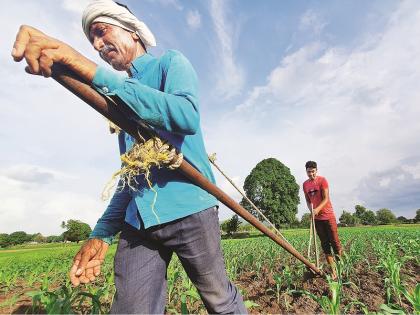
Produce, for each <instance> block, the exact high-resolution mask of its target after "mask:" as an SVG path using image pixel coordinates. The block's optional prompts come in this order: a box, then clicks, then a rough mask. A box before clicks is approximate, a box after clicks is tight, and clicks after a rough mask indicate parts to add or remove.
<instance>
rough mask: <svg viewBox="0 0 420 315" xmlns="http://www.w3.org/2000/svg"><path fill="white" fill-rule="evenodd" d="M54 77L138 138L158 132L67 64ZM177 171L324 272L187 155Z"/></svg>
mask: <svg viewBox="0 0 420 315" xmlns="http://www.w3.org/2000/svg"><path fill="white" fill-rule="evenodd" d="M52 77H53V78H54V79H55V80H56V81H57V82H58V83H60V84H61V85H62V86H64V87H65V88H66V89H68V90H69V91H70V92H72V93H73V94H75V95H76V96H78V97H79V98H80V99H81V100H83V101H84V102H86V103H87V104H88V105H90V106H91V107H92V108H94V109H95V110H96V111H98V112H99V113H100V114H102V115H103V116H105V117H106V118H107V119H108V120H110V121H111V122H112V123H114V124H115V125H117V126H118V127H120V128H121V129H122V130H124V131H125V132H127V133H128V134H130V135H131V136H133V137H134V138H135V139H136V140H137V141H139V142H144V141H145V140H148V139H150V138H152V137H154V136H156V134H155V132H154V131H153V130H152V129H151V128H150V127H148V126H147V125H146V124H138V123H136V122H134V121H131V120H129V119H127V118H126V117H127V116H126V115H124V113H123V111H127V110H131V109H129V108H128V107H127V106H125V105H124V104H123V103H122V102H121V101H120V100H119V99H118V98H112V99H111V98H109V97H105V96H102V95H101V94H99V93H98V92H96V91H95V90H94V89H93V88H92V87H90V85H88V84H87V83H85V82H83V80H81V79H80V78H79V77H78V76H77V75H75V74H74V73H73V72H71V71H69V70H68V69H67V68H66V67H64V66H62V65H59V64H55V65H54V66H53V73H52ZM177 171H178V172H181V173H182V174H183V175H184V176H185V177H187V178H188V179H189V180H190V181H191V182H192V183H194V184H195V185H197V186H199V187H201V188H202V189H204V190H206V191H207V192H209V193H210V194H212V195H213V196H214V197H216V198H217V199H218V200H219V201H220V202H222V203H223V204H224V205H225V206H227V207H228V208H229V209H231V210H232V211H233V212H235V213H236V214H238V215H239V216H241V217H242V218H243V219H245V220H246V221H247V222H249V223H250V224H252V225H253V226H254V227H255V228H257V229H258V230H259V231H261V232H262V233H264V234H265V235H266V236H268V237H269V238H271V239H272V240H273V241H274V242H276V243H277V244H278V245H280V246H281V247H283V248H284V249H285V250H286V251H288V252H289V253H290V254H292V255H293V256H294V257H296V258H297V259H298V260H300V261H301V262H302V263H304V264H305V265H306V266H307V267H308V268H309V269H310V270H311V271H312V272H313V273H315V274H316V275H320V276H323V272H322V271H321V270H320V269H319V268H318V267H317V266H315V265H314V264H313V263H311V262H310V261H309V260H308V259H306V258H305V257H304V256H303V255H302V254H301V253H299V252H298V251H297V250H296V249H295V248H294V247H293V246H292V245H290V244H289V243H288V242H287V241H285V240H283V239H282V238H280V237H279V236H278V235H277V234H275V233H274V232H273V231H271V230H270V229H269V228H267V227H266V226H265V225H264V224H263V223H261V222H260V221H259V220H258V219H257V218H255V217H254V216H253V215H252V214H250V213H249V212H248V211H247V210H245V209H244V208H243V207H242V206H241V205H240V204H239V203H237V202H236V201H234V200H233V199H232V198H230V197H229V196H228V195H227V194H226V193H224V192H223V191H222V190H221V189H220V188H218V187H217V186H216V185H214V184H213V183H211V182H210V181H209V180H207V178H205V177H204V176H203V175H202V174H201V173H200V172H199V171H197V170H196V169H195V168H194V167H193V166H192V165H191V164H189V163H188V162H187V161H186V160H185V159H183V161H182V163H181V165H180V166H179V167H178V168H177Z"/></svg>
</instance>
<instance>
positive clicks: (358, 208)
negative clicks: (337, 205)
mask: <svg viewBox="0 0 420 315" xmlns="http://www.w3.org/2000/svg"><path fill="white" fill-rule="evenodd" d="M354 209H355V210H356V212H355V213H354V214H353V215H354V216H355V217H357V218H359V219H360V220H361V219H362V217H363V215H364V214H365V213H366V211H367V210H366V208H365V207H363V206H361V205H356V206H355V207H354Z"/></svg>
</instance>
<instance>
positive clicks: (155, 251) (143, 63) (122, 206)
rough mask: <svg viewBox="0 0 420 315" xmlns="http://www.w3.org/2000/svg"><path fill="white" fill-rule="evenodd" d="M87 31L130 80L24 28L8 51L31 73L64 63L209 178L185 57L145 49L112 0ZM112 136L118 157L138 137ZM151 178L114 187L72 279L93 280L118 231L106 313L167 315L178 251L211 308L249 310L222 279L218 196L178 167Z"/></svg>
mask: <svg viewBox="0 0 420 315" xmlns="http://www.w3.org/2000/svg"><path fill="white" fill-rule="evenodd" d="M83 30H84V32H85V34H86V36H87V37H88V39H89V41H90V42H91V43H92V45H93V47H94V48H95V50H97V51H98V52H99V55H100V56H101V58H102V59H104V60H105V61H106V62H107V63H109V64H110V65H111V66H112V67H113V68H114V69H115V70H118V71H125V72H126V73H128V76H122V75H119V74H117V73H115V72H114V71H110V70H108V69H105V68H103V67H100V66H97V65H96V64H95V63H94V62H92V61H91V60H89V59H87V58H86V57H84V56H82V55H81V54H80V53H78V52H77V51H76V50H74V49H73V48H71V47H70V46H68V45H66V44H65V43H63V42H60V41H58V40H56V39H54V38H51V37H48V36H47V35H45V34H43V33H42V32H40V31H38V30H36V29H34V28H31V27H29V26H22V27H21V29H20V30H19V33H18V35H17V38H16V42H15V45H14V48H13V51H12V55H13V57H14V59H15V60H16V61H20V60H22V59H23V58H25V59H26V62H27V64H28V67H27V71H28V72H30V73H32V74H42V75H44V76H46V77H48V76H50V75H51V73H52V70H51V67H52V65H53V64H54V63H61V64H64V65H65V66H66V67H67V68H68V69H69V70H71V71H73V72H75V73H76V74H78V75H79V77H80V78H81V79H82V80H83V81H85V82H87V83H89V84H91V85H92V87H93V88H95V89H96V90H97V91H98V92H100V93H102V94H104V95H107V96H110V97H113V98H117V99H119V104H121V106H124V107H126V108H125V110H124V111H123V112H124V113H126V115H128V116H127V118H129V119H131V120H134V121H139V120H141V121H144V122H146V123H147V124H149V125H150V126H151V127H152V128H153V129H154V130H155V131H156V132H157V133H158V134H159V135H160V136H161V137H162V138H164V139H166V140H168V141H169V142H170V143H172V144H173V145H175V146H176V147H177V149H178V150H179V151H181V152H182V153H183V154H184V157H185V158H186V159H187V160H188V161H189V162H190V163H191V164H192V165H193V166H194V167H195V168H196V169H198V170H199V171H200V172H201V173H202V174H203V175H204V176H205V177H207V178H208V179H209V180H210V181H212V182H214V177H213V174H212V171H211V169H210V165H209V162H208V158H207V155H206V151H205V148H204V143H203V137H202V132H201V128H200V118H199V101H198V93H197V77H196V74H195V72H194V69H193V68H192V66H191V64H190V63H189V62H188V60H187V59H186V58H185V57H184V56H183V55H182V54H181V53H179V52H177V51H173V50H172V51H168V52H167V53H165V54H164V55H163V56H162V57H160V58H156V57H153V56H152V55H150V54H148V53H147V51H146V50H147V48H148V47H150V46H155V44H156V43H155V38H154V36H153V34H152V33H151V31H150V30H149V29H148V28H147V26H146V25H145V24H144V23H143V22H141V21H139V20H138V19H137V18H136V17H135V16H134V15H133V14H132V13H131V12H130V11H129V10H128V9H127V8H126V7H125V6H122V5H120V4H117V3H115V2H113V1H111V0H96V1H94V2H92V3H91V4H89V5H88V7H87V8H86V9H85V11H84V13H83ZM118 140H119V146H120V153H121V154H123V153H124V152H126V151H127V150H129V149H130V148H131V147H132V146H133V142H134V139H133V138H132V137H131V136H129V135H128V134H126V133H125V132H123V131H122V132H120V133H119V135H118ZM150 178H151V184H152V187H149V186H148V183H147V182H146V180H145V178H144V177H138V178H136V181H137V182H138V184H137V187H135V189H132V188H131V187H127V186H124V187H123V188H120V189H117V191H116V192H115V194H114V196H113V197H112V199H111V202H110V204H109V206H108V207H107V209H106V210H105V212H104V213H103V215H102V217H101V218H100V219H99V220H98V222H97V224H96V226H95V228H94V230H93V232H92V234H91V236H90V239H89V240H88V241H87V242H86V243H85V244H84V245H83V246H82V248H81V249H80V251H79V252H78V253H77V255H76V256H75V258H74V265H73V266H72V268H71V270H70V278H71V281H72V283H73V284H74V285H76V286H77V285H79V284H80V283H88V282H90V281H93V280H95V277H97V276H98V275H99V273H100V265H101V263H102V262H103V260H104V257H105V254H106V252H107V249H108V246H109V244H110V243H111V241H112V237H113V236H114V235H116V234H117V233H118V232H120V231H121V235H120V240H119V244H118V249H117V252H116V255H115V285H116V295H115V298H114V301H113V304H112V307H111V312H112V313H152V314H156V313H163V312H164V311H165V304H166V289H167V287H166V271H167V267H168V264H169V262H170V260H171V257H172V254H173V253H174V252H175V253H176V254H177V255H178V257H179V259H180V261H181V263H182V265H183V266H184V268H185V270H186V272H187V274H188V276H189V277H190V279H191V281H192V282H193V283H194V284H195V286H196V287H197V289H198V291H199V293H200V295H201V298H202V300H203V302H204V304H205V306H206V308H207V311H208V312H209V313H246V312H247V311H246V308H245V306H244V304H243V300H242V297H241V295H240V293H239V292H238V289H237V288H236V287H235V286H234V285H233V284H232V283H231V282H230V281H229V280H228V278H227V275H226V271H225V266H224V262H223V257H222V253H221V248H220V232H219V222H218V215H217V200H216V199H215V198H214V197H213V196H212V195H210V194H209V193H207V192H206V191H204V190H202V189H201V188H199V187H198V186H195V185H193V184H192V183H191V182H189V181H188V180H187V179H186V178H185V177H183V176H182V175H180V174H179V173H178V172H176V171H171V170H168V169H165V168H161V169H153V170H152V174H151V177H150ZM155 191H156V193H157V199H156V201H155V202H154V198H155Z"/></svg>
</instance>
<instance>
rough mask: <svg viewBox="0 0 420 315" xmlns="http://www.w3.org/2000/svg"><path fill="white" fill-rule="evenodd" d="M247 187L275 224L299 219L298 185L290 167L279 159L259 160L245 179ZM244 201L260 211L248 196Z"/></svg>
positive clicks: (247, 191) (248, 194) (242, 202)
mask: <svg viewBox="0 0 420 315" xmlns="http://www.w3.org/2000/svg"><path fill="white" fill-rule="evenodd" d="M244 190H245V193H246V195H247V197H248V198H249V199H250V200H251V201H252V202H253V203H254V204H255V205H256V206H257V207H258V208H259V209H260V210H261V211H262V213H263V214H264V215H265V216H266V217H267V218H268V219H269V220H270V221H271V222H272V223H273V224H274V225H275V226H276V227H280V225H281V224H292V223H294V222H296V214H297V206H298V204H299V185H298V184H297V183H296V179H295V177H294V176H293V175H292V174H291V173H290V169H289V168H288V167H286V166H285V165H284V164H283V163H281V162H280V161H278V160H276V159H274V158H269V159H265V160H262V161H261V162H260V163H258V164H257V165H256V166H255V167H254V169H253V170H252V171H251V173H250V174H249V175H248V176H247V178H246V179H245V184H244ZM241 204H242V205H243V206H244V207H245V208H246V209H248V210H249V211H250V212H251V213H253V214H254V215H257V214H256V213H255V211H254V210H253V208H252V207H251V206H250V205H249V204H248V202H247V201H246V200H245V199H242V201H241Z"/></svg>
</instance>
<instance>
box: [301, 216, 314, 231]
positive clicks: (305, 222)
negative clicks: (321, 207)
mask: <svg viewBox="0 0 420 315" xmlns="http://www.w3.org/2000/svg"><path fill="white" fill-rule="evenodd" d="M311 220H312V218H311V214H310V213H304V214H303V216H302V218H301V219H300V227H302V228H309V227H310V226H311Z"/></svg>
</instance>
